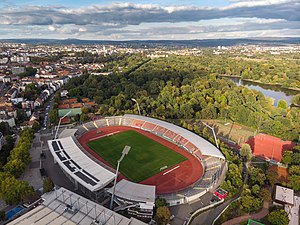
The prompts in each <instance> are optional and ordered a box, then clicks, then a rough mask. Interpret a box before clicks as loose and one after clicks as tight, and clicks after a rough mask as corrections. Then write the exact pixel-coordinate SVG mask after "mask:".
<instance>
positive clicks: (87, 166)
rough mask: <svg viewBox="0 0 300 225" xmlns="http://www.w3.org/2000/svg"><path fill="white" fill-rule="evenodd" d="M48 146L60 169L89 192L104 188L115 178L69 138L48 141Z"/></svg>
mask: <svg viewBox="0 0 300 225" xmlns="http://www.w3.org/2000/svg"><path fill="white" fill-rule="evenodd" d="M48 146H49V149H50V151H51V153H52V155H53V157H54V159H55V161H56V162H57V163H58V164H59V165H60V167H61V168H62V169H63V170H64V171H65V172H66V173H67V174H68V175H69V176H71V177H72V178H73V179H74V180H76V181H77V182H78V183H80V184H81V185H83V186H84V187H86V188H87V189H88V190H90V191H98V190H100V189H102V188H104V187H105V186H106V185H108V184H109V183H110V182H111V181H112V180H113V179H114V177H115V174H114V173H112V172H110V171H109V170H107V169H105V168H104V167H102V166H101V165H99V164H97V163H96V162H94V161H93V160H92V159H90V158H89V157H88V156H87V155H85V154H84V153H83V152H82V151H81V150H80V149H79V147H78V146H77V145H76V143H75V142H74V140H73V138H72V137H70V136H69V137H66V138H60V139H56V140H49V141H48Z"/></svg>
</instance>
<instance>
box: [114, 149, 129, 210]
mask: <svg viewBox="0 0 300 225" xmlns="http://www.w3.org/2000/svg"><path fill="white" fill-rule="evenodd" d="M130 149H131V147H130V146H128V145H126V146H125V147H124V149H123V151H122V156H121V158H120V159H119V160H118V165H117V171H116V176H115V181H114V186H113V191H112V195H111V200H110V209H112V207H113V203H114V197H115V191H116V183H117V178H118V173H119V167H120V163H121V162H122V160H123V159H124V157H125V155H127V154H128V152H129V151H130Z"/></svg>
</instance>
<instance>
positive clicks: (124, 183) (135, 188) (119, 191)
mask: <svg viewBox="0 0 300 225" xmlns="http://www.w3.org/2000/svg"><path fill="white" fill-rule="evenodd" d="M112 189H113V188H110V189H109V190H108V192H109V193H112ZM115 195H116V196H118V197H120V198H123V199H127V200H131V201H134V202H145V203H146V202H147V203H154V202H155V186H152V185H144V184H137V183H133V182H130V181H128V180H125V179H123V180H121V181H119V182H118V183H117V185H116V190H115Z"/></svg>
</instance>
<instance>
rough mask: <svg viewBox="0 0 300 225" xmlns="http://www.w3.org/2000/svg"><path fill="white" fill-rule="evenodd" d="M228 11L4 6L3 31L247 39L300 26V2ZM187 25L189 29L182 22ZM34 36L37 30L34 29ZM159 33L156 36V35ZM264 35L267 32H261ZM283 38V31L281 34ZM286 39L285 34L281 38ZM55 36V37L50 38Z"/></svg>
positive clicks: (276, 0)
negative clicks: (256, 33)
mask: <svg viewBox="0 0 300 225" xmlns="http://www.w3.org/2000/svg"><path fill="white" fill-rule="evenodd" d="M232 2H233V4H231V5H229V6H227V7H193V6H167V7H161V6H158V5H152V4H134V3H114V4H110V5H95V6H89V7H82V8H78V9H68V8H61V7H46V6H43V7H42V6H26V7H19V8H13V7H12V8H2V9H1V8H0V10H1V15H0V31H1V30H3V29H4V27H5V29H6V30H9V28H7V27H8V26H10V27H11V31H12V34H13V33H14V32H15V29H17V30H24V31H25V30H29V27H31V28H32V29H33V30H35V29H36V28H38V29H36V30H39V31H36V32H33V33H41V34H44V35H45V36H47V37H48V35H57V37H68V35H69V36H72V35H81V36H82V37H89V38H90V37H91V38H92V37H94V38H98V37H99V38H100V37H106V38H112V37H114V38H116V37H118V38H121V37H122V38H126V37H127V38H133V37H135V38H134V39H137V38H144V37H145V39H147V38H150V37H152V38H154V39H155V37H165V38H167V37H171V36H174V38H175V39H176V38H178V37H182V36H184V34H185V38H188V37H191V38H192V37H194V38H197V37H198V36H201V35H204V34H205V35H207V36H208V37H210V36H211V35H212V36H214V37H216V36H217V34H219V36H220V37H222V35H224V34H225V33H226V35H229V36H230V33H232V34H233V35H236V32H240V35H241V37H242V36H244V35H248V34H249V35H250V34H254V33H255V31H257V32H258V33H259V32H260V31H262V30H267V31H270V32H267V33H266V34H269V33H272V32H271V31H272V30H273V31H274V30H280V29H289V30H290V32H289V33H290V34H292V33H293V30H295V31H296V30H298V28H299V27H300V24H299V21H300V14H299V13H298V11H299V8H300V3H299V0H297V1H295V0H269V1H267V0H256V1H240V0H233V1H232ZM183 23H185V25H184V26H183V25H182V24H183ZM30 32H32V31H30ZM155 34H156V35H155ZM259 34H262V33H259ZM277 34H278V33H277ZM281 35H284V34H281ZM298 36H300V34H299V35H298ZM49 37H50V36H49Z"/></svg>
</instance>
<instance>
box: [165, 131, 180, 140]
mask: <svg viewBox="0 0 300 225" xmlns="http://www.w3.org/2000/svg"><path fill="white" fill-rule="evenodd" d="M164 136H165V137H166V138H168V139H170V140H173V139H174V138H175V137H176V136H177V134H176V133H174V132H173V131H171V130H167V132H166V133H165V134H164Z"/></svg>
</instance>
